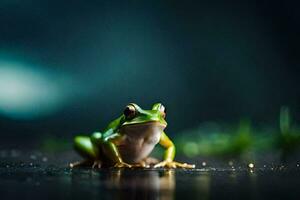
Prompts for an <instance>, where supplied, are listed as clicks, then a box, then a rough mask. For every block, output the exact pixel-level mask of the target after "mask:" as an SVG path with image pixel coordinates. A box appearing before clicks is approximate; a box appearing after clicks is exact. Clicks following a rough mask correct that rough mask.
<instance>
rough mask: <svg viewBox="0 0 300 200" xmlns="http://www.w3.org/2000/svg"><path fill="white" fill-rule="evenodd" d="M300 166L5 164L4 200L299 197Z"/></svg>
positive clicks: (0, 188) (0, 180)
mask: <svg viewBox="0 0 300 200" xmlns="http://www.w3.org/2000/svg"><path fill="white" fill-rule="evenodd" d="M299 186H300V169H299V167H293V168H285V167H278V168H273V167H272V168H263V169H254V170H248V169H246V168H245V169H242V168H240V169H214V168H203V169H195V170H178V169H177V170H163V169H160V170H151V169H147V170H142V169H134V170H128V169H123V170H117V169H101V170H99V169H97V170H95V169H69V168H62V167H57V166H54V165H53V166H51V165H35V164H32V163H29V164H25V163H18V162H14V163H0V194H1V199H21V198H22V199H32V198H33V199H55V198H56V199H98V200H99V199H184V198H186V199H191V198H193V199H220V198H226V199H299V197H300V191H299Z"/></svg>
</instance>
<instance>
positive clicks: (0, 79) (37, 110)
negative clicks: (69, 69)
mask: <svg viewBox="0 0 300 200" xmlns="http://www.w3.org/2000/svg"><path fill="white" fill-rule="evenodd" d="M62 102H63V96H62V95H61V91H60V89H59V86H58V85H57V83H56V82H55V80H53V78H52V76H51V75H50V74H49V73H45V72H43V71H41V70H38V69H37V68H34V67H32V66H27V65H24V64H22V63H16V62H3V61H0V113H1V114H4V115H6V116H8V117H11V118H21V119H27V118H35V117H40V116H41V115H47V114H49V113H52V112H54V111H55V110H56V109H57V108H58V107H59V106H60V105H61V104H62Z"/></svg>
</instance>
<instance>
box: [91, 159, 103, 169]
mask: <svg viewBox="0 0 300 200" xmlns="http://www.w3.org/2000/svg"><path fill="white" fill-rule="evenodd" d="M101 166H102V162H101V160H95V161H94V163H93V165H92V168H93V169H95V168H99V169H100V168H101Z"/></svg>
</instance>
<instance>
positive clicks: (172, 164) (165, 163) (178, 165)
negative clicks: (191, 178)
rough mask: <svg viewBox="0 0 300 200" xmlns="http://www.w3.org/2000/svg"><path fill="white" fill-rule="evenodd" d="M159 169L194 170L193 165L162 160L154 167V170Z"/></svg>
mask: <svg viewBox="0 0 300 200" xmlns="http://www.w3.org/2000/svg"><path fill="white" fill-rule="evenodd" d="M159 167H166V168H185V169H193V168H195V165H191V164H187V163H179V162H175V161H169V160H164V161H162V162H160V163H158V164H156V165H154V168H159Z"/></svg>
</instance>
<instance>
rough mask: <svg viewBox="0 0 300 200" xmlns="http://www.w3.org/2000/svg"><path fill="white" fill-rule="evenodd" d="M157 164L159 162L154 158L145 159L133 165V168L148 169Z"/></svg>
mask: <svg viewBox="0 0 300 200" xmlns="http://www.w3.org/2000/svg"><path fill="white" fill-rule="evenodd" d="M157 163H159V160H157V159H156V158H152V157H147V158H145V159H143V160H141V161H140V162H138V163H136V164H133V167H136V168H150V167H151V166H152V165H155V164H157Z"/></svg>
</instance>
